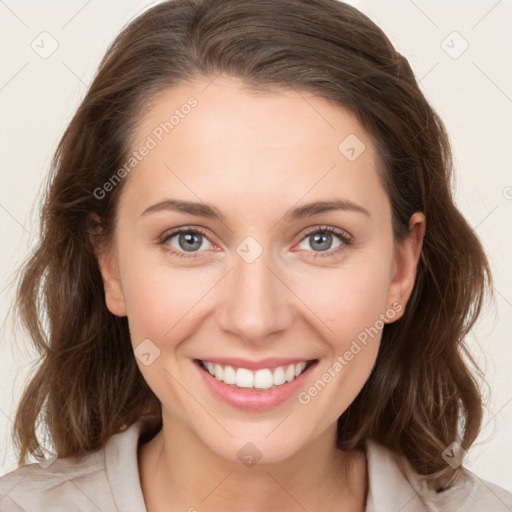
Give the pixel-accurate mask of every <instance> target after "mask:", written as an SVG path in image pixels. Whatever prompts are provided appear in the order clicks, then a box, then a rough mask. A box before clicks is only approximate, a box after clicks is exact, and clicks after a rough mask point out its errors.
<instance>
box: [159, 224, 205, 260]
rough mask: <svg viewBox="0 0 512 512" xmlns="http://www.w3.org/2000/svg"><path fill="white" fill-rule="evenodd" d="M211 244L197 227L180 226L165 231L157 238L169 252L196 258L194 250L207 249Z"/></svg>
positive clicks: (183, 256)
mask: <svg viewBox="0 0 512 512" xmlns="http://www.w3.org/2000/svg"><path fill="white" fill-rule="evenodd" d="M205 242H207V244H210V246H211V245H212V244H211V242H210V241H209V240H208V238H207V237H206V233H204V232H203V231H202V230H200V229H198V228H189V227H181V228H176V229H174V230H172V231H171V232H168V233H165V234H164V235H163V236H162V238H161V239H160V240H159V243H160V244H162V245H164V246H165V247H166V249H167V250H169V251H170V252H171V253H173V254H175V255H177V256H180V257H182V258H196V257H197V256H196V254H194V253H196V252H203V251H200V249H201V248H203V249H205V248H206V249H209V248H210V247H208V245H207V244H206V247H205Z"/></svg>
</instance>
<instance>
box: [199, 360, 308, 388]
mask: <svg viewBox="0 0 512 512" xmlns="http://www.w3.org/2000/svg"><path fill="white" fill-rule="evenodd" d="M195 362H196V364H198V365H199V366H200V368H201V369H202V370H204V371H205V372H207V373H209V374H210V375H211V376H212V377H214V378H215V379H216V380H218V381H219V382H224V383H225V384H228V385H230V386H232V387H235V388H244V389H252V390H270V389H274V388H278V387H280V386H283V385H285V384H287V383H288V382H292V381H293V380H295V379H296V378H297V377H299V376H300V375H302V374H303V373H304V372H305V371H306V370H307V369H308V368H310V367H311V366H313V365H314V364H316V363H317V362H318V359H311V360H307V361H301V362H299V363H290V364H285V365H282V366H277V367H275V368H261V369H258V370H254V371H253V370H249V369H247V368H243V367H238V368H235V367H233V366H231V365H221V364H218V363H213V362H210V361H203V360H201V359H196V360H195Z"/></svg>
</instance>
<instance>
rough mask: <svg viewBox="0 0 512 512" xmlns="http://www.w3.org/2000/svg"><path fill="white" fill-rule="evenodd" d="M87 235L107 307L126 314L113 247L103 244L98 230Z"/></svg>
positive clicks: (113, 312)
mask: <svg viewBox="0 0 512 512" xmlns="http://www.w3.org/2000/svg"><path fill="white" fill-rule="evenodd" d="M89 236H90V240H91V245H92V247H93V249H94V253H95V255H96V260H97V261H98V266H99V269H100V272H101V276H102V280H103V289H104V291H105V303H106V305H107V308H108V310H109V311H110V312H111V313H112V314H114V315H117V316H126V303H125V298H124V292H123V288H122V285H121V275H120V272H119V264H118V261H117V257H116V254H115V247H114V246H113V245H112V244H104V243H103V240H102V237H101V234H100V232H99V231H98V230H95V232H94V233H90V235H89Z"/></svg>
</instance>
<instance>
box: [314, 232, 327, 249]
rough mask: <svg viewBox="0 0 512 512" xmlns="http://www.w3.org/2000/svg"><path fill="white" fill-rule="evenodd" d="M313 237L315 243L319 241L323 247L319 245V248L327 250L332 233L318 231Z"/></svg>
mask: <svg viewBox="0 0 512 512" xmlns="http://www.w3.org/2000/svg"><path fill="white" fill-rule="evenodd" d="M313 239H314V243H317V242H318V243H320V245H321V247H317V249H318V250H320V251H325V250H327V249H328V248H329V245H330V240H331V235H329V234H327V233H317V234H316V235H314V237H313Z"/></svg>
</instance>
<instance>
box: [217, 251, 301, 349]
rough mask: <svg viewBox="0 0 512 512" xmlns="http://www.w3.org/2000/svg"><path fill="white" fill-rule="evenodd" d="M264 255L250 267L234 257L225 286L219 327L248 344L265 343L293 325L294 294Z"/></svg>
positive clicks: (237, 257) (241, 259)
mask: <svg viewBox="0 0 512 512" xmlns="http://www.w3.org/2000/svg"><path fill="white" fill-rule="evenodd" d="M275 267H276V265H275V264H273V263H272V261H270V258H268V257H267V253H266V252H265V251H264V252H263V253H262V254H261V255H260V256H259V257H258V258H257V259H256V260H255V261H253V262H251V263H248V262H247V261H245V260H244V259H243V258H242V257H239V256H238V255H236V254H235V257H234V268H233V270H232V271H231V272H230V275H229V276H228V279H227V280H226V282H225V283H224V290H225V295H224V298H225V300H224V301H223V306H222V307H221V308H220V311H219V316H218V319H219V320H218V321H219V323H220V327H221V328H222V329H223V330H224V331H226V332H230V333H232V334H234V335H236V336H237V337H239V338H241V339H243V340H244V341H245V342H247V343H258V344H261V343H265V341H266V340H268V339H269V337H271V335H272V334H274V335H276V334H277V333H281V334H282V333H283V332H284V331H286V330H287V329H289V327H290V325H291V324H292V322H293V318H294V310H293V303H292V300H293V293H291V291H290V290H289V288H287V286H286V283H285V279H284V278H283V276H280V275H279V272H278V270H277V269H276V268H275Z"/></svg>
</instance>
